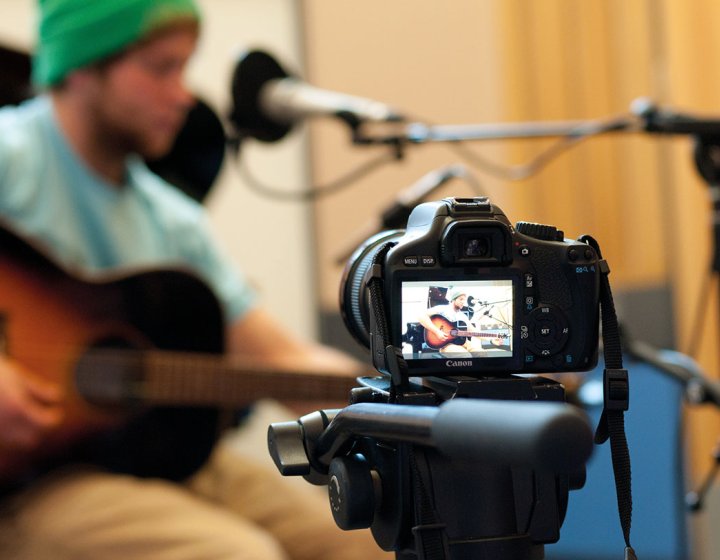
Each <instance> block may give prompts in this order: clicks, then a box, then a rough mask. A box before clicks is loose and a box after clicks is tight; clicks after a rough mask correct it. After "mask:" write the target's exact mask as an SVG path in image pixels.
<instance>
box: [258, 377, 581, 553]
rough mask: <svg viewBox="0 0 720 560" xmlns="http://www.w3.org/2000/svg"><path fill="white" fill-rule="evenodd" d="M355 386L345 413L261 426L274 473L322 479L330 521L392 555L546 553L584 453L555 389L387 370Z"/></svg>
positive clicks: (576, 419)
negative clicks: (412, 379) (419, 380)
mask: <svg viewBox="0 0 720 560" xmlns="http://www.w3.org/2000/svg"><path fill="white" fill-rule="evenodd" d="M362 383H363V385H364V387H362V388H359V389H356V390H354V391H353V399H352V400H353V402H354V404H351V405H350V406H348V407H346V408H344V409H341V410H332V411H327V410H326V411H317V412H315V413H312V414H310V415H307V416H305V417H303V418H300V419H299V420H298V421H295V422H285V423H280V424H273V425H272V426H270V429H269V434H268V440H269V447H270V452H271V455H272V456H273V459H274V461H275V463H276V465H277V466H278V468H279V470H280V472H281V473H282V474H285V475H303V476H305V478H306V479H307V480H309V481H310V482H313V483H315V484H327V485H328V488H329V492H330V503H331V508H332V511H333V515H334V517H335V520H336V522H337V524H338V525H339V526H340V527H341V528H342V529H358V528H368V527H369V528H371V530H372V533H373V536H374V538H375V540H376V542H377V543H378V545H379V546H380V547H381V548H383V549H384V550H392V551H395V553H396V558H398V559H400V560H415V559H423V560H431V559H452V560H478V559H493V560H539V559H541V558H543V557H544V546H543V544H544V543H549V542H554V541H556V540H557V539H558V538H559V530H560V526H561V524H562V522H563V519H564V515H565V510H566V506H567V498H568V491H569V490H572V489H576V488H580V487H582V486H583V484H584V465H585V461H586V460H587V458H588V457H589V456H590V452H591V449H592V431H591V429H590V427H589V425H588V423H587V420H586V419H585V417H584V415H583V414H582V413H581V412H580V411H579V410H578V409H576V408H575V407H573V406H571V405H568V404H565V403H564V389H563V388H562V386H561V385H560V384H558V383H556V382H554V381H551V380H549V379H546V378H542V377H533V378H525V377H516V376H510V377H502V378H481V379H478V378H465V377H463V378H451V379H436V378H432V379H426V382H425V383H423V384H422V385H418V384H414V383H407V384H405V386H404V387H403V389H402V391H400V392H394V391H393V388H392V387H391V386H390V383H389V378H386V377H379V378H369V379H363V380H362ZM393 393H394V395H393ZM391 395H393V396H391ZM390 400H393V401H394V403H393V404H389V403H390ZM529 401H532V402H529ZM438 402H439V403H441V404H440V405H439V406H438Z"/></svg>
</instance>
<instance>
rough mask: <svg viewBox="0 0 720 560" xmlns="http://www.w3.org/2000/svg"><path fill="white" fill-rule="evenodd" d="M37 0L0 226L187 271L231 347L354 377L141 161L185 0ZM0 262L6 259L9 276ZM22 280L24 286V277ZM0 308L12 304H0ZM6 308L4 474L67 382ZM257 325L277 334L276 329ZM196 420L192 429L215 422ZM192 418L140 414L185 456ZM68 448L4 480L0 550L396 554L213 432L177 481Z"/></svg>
mask: <svg viewBox="0 0 720 560" xmlns="http://www.w3.org/2000/svg"><path fill="white" fill-rule="evenodd" d="M39 5H40V13H39V18H38V20H39V37H38V42H37V52H36V56H35V59H34V67H33V73H34V80H35V82H36V85H38V86H40V87H42V88H45V89H46V92H45V93H42V94H41V95H39V96H38V97H37V98H35V99H32V100H30V101H28V102H26V103H24V104H23V105H21V106H19V107H12V108H5V109H2V110H0V219H1V220H2V222H3V224H4V225H5V226H7V227H9V228H11V229H12V230H13V231H15V232H16V233H19V234H20V235H21V236H22V237H24V238H26V239H28V240H31V241H32V243H33V245H34V246H40V247H42V248H43V251H45V252H47V253H49V255H50V257H51V258H52V260H53V261H54V262H57V263H59V264H60V266H61V267H63V268H64V269H67V270H72V271H78V272H82V273H83V274H85V275H92V274H98V273H100V274H103V275H111V274H115V273H116V272H117V271H120V270H127V269H128V268H133V269H139V268H147V267H169V266H172V267H178V266H181V267H183V268H185V269H189V270H191V271H192V272H193V273H194V274H195V275H196V276H197V277H199V278H201V279H202V280H203V281H204V282H205V283H206V284H207V285H208V286H210V288H211V289H212V291H213V292H214V294H215V296H216V297H217V299H218V300H219V302H220V306H221V312H222V316H223V318H224V325H225V331H224V332H223V331H222V328H221V329H220V335H221V336H220V338H221V339H224V340H221V341H220V342H221V344H222V345H224V347H225V349H226V351H227V352H228V353H231V354H234V355H236V356H238V357H246V358H248V357H249V358H251V359H252V360H254V362H255V363H257V362H260V363H262V364H264V365H267V366H273V367H282V366H293V367H298V368H302V369H303V370H305V371H308V370H310V371H326V370H328V369H333V370H337V371H340V372H346V373H347V375H349V376H353V375H354V374H356V373H357V372H358V367H357V364H355V362H354V361H352V360H349V359H348V358H346V357H345V356H343V355H340V354H339V353H336V352H333V351H331V350H329V349H327V348H322V347H320V346H319V345H317V344H309V343H307V342H304V341H299V340H296V339H294V338H291V337H290V336H288V335H285V334H282V333H284V332H285V331H284V329H282V328H277V327H278V325H277V324H276V321H274V320H272V319H271V318H270V316H269V315H268V314H267V313H266V312H264V311H263V310H262V308H261V307H260V305H259V303H258V301H257V298H256V297H255V295H254V294H253V292H252V290H251V288H250V286H249V285H248V283H247V282H246V281H245V280H244V279H243V277H242V275H240V274H239V273H238V272H237V271H236V270H235V268H234V267H233V266H232V265H231V264H230V263H229V261H228V259H227V258H226V257H225V256H224V254H223V253H222V251H221V250H220V249H219V247H218V246H217V244H216V242H215V241H214V240H213V238H212V235H211V234H210V231H209V226H208V220H207V217H206V215H205V213H204V210H203V208H202V207H201V206H200V205H198V204H196V203H195V202H193V201H192V200H190V199H189V198H188V197H186V196H184V195H183V194H181V193H180V192H179V191H178V190H177V189H175V188H174V187H172V186H171V185H168V184H167V183H165V182H163V181H162V180H161V179H160V178H159V177H157V176H155V175H154V174H152V173H151V172H150V171H149V170H148V168H147V167H146V166H145V165H144V164H143V163H142V158H153V157H158V156H161V155H163V154H164V153H166V152H167V151H168V150H169V149H170V147H171V145H172V143H173V140H174V138H175V136H176V134H177V133H178V131H179V130H180V128H181V126H182V125H183V122H184V119H185V117H186V115H187V113H188V110H189V109H190V108H191V107H192V105H193V102H194V101H193V96H192V95H191V94H190V92H189V91H187V90H186V89H185V87H184V85H183V71H184V69H185V66H186V64H187V62H188V59H189V58H190V56H191V54H192V53H193V51H194V49H195V46H196V43H197V40H198V34H199V30H200V14H199V12H198V9H197V7H196V5H195V3H194V2H193V0H91V1H88V0H40V2H39ZM5 248H6V247H5V245H4V244H3V245H2V246H0V250H3V249H5ZM6 265H7V261H5V260H0V269H1V270H0V275H2V277H3V278H6V277H7V276H8V274H7V269H6V268H3V267H6ZM28 278H30V276H28ZM31 282H34V280H29V281H26V282H22V281H21V282H18V283H17V284H16V288H17V290H18V291H21V290H22V288H23V287H26V286H29V284H30V283H31ZM59 287H60V286H59V285H58V288H59ZM160 295H161V296H162V295H163V294H162V292H160ZM2 296H3V298H4V300H3V301H6V302H8V304H12V303H13V301H12V300H13V298H15V297H18V296H17V295H16V294H15V293H14V290H13V293H9V294H8V293H5V294H2ZM61 301H62V300H61ZM122 301H123V300H122V298H120V299H119V300H118V301H114V302H113V303H118V302H120V303H122ZM153 301H154V300H153V299H152V298H148V299H147V300H145V303H147V305H145V306H143V308H141V309H138V308H137V306H138V304H137V300H136V299H134V298H132V297H129V298H127V301H126V302H125V303H127V304H128V305H131V306H132V305H135V306H136V308H134V312H138V313H140V312H141V313H147V314H149V315H150V316H152V313H162V312H161V311H160V310H156V309H155V307H154V305H153ZM87 303H88V305H89V304H90V302H87ZM37 304H38V309H37V311H36V313H34V318H35V319H36V320H38V321H43V320H44V319H45V318H46V317H49V316H50V314H51V311H52V310H51V309H50V308H49V307H43V306H42V305H41V303H40V302H39V301H38V302H37ZM80 305H81V306H82V302H80ZM0 311H2V312H3V317H5V315H6V313H5V312H6V311H7V310H6V309H2V310H0ZM172 311H173V310H170V313H169V314H170V315H172V313H171V312H172ZM7 319H8V321H7V325H8V329H7V331H8V334H9V337H8V340H7V341H5V342H7V345H4V346H6V347H7V350H8V352H9V354H8V355H4V356H2V357H0V425H1V426H2V430H0V477H2V476H3V475H6V474H7V471H6V470H3V469H4V468H5V467H6V466H7V463H4V462H3V459H4V458H7V459H8V461H9V460H10V459H15V458H22V457H23V456H25V455H31V454H33V453H35V452H37V451H38V449H40V450H42V448H43V447H46V446H48V445H49V444H52V445H57V444H58V441H57V438H56V437H55V435H56V434H57V433H58V432H57V430H58V428H59V427H60V426H62V425H64V423H65V421H66V419H67V415H68V405H69V401H70V399H71V396H70V393H72V391H71V390H69V386H68V384H64V383H63V382H62V380H61V379H60V378H59V376H54V377H53V376H51V375H45V374H44V373H41V372H38V371H36V369H37V368H33V367H28V365H27V364H26V363H23V362H22V360H20V359H16V358H13V342H12V338H13V335H14V334H15V333H16V332H17V331H15V330H13V329H14V328H15V326H16V325H19V324H24V323H23V321H24V319H21V318H20V317H15V316H13V317H7ZM110 319H111V318H110V317H108V320H110ZM158 319H159V320H158V324H161V325H165V324H166V323H167V322H168V321H167V317H165V316H160V317H158ZM198 320H200V319H199V318H198ZM150 323H152V321H150ZM200 326H201V327H204V326H203V325H200ZM71 327H73V325H67V326H66V328H67V329H70V328H71ZM48 328H49V330H51V331H52V330H53V329H54V328H56V327H55V326H54V325H48ZM266 332H273V333H275V334H274V335H273V337H272V339H271V340H269V339H268V338H269V337H267V336H265V334H264V333H266ZM3 334H5V333H3ZM26 334H28V335H32V334H33V333H30V332H28V333H26ZM58 334H60V333H58ZM161 334H162V333H161ZM278 349H282V350H281V351H278ZM55 350H58V351H59V350H61V349H60V348H56V349H55ZM35 353H36V354H37V357H38V359H43V358H49V357H50V355H51V351H50V350H48V349H47V348H42V347H40V346H39V345H38V347H37V350H36V351H35ZM200 418H201V417H200V416H198V422H197V424H200V423H202V422H206V421H207V417H205V416H203V417H202V418H203V420H200ZM193 426H194V423H193V422H192V421H190V422H189V423H188V425H187V426H185V425H179V424H178V425H177V426H174V425H173V424H172V423H170V424H169V425H164V426H163V427H162V428H163V429H165V430H166V431H165V432H163V431H162V429H161V426H159V425H156V424H148V425H147V426H146V431H145V432H144V435H147V436H148V439H149V440H150V441H152V440H153V437H155V441H157V442H158V444H159V445H160V444H162V445H166V443H167V442H166V438H165V437H164V436H163V435H162V434H166V435H167V436H168V437H170V436H172V438H173V441H175V442H177V444H176V445H174V446H170V447H171V451H175V452H177V453H179V454H180V455H182V454H183V453H184V452H185V451H186V450H185V449H183V445H184V442H185V440H184V435H185V433H186V432H185V429H186V428H192V427H193ZM156 430H157V431H156ZM140 435H143V434H140ZM110 443H112V442H110ZM187 445H190V444H189V443H187ZM113 451H114V453H115V455H116V458H117V459H118V460H119V462H120V463H121V464H132V463H133V458H132V457H128V456H126V455H129V454H131V451H130V450H129V449H125V448H123V447H116V448H114V450H113ZM263 452H266V451H265V450H263ZM85 458H86V456H85V455H83V460H84V461H85ZM63 459H64V461H58V463H59V465H58V466H56V468H53V469H47V468H46V467H44V468H43V469H37V468H34V469H29V470H27V471H26V472H23V473H21V474H20V476H14V477H13V478H12V481H8V480H7V479H5V480H3V481H2V482H3V483H4V484H5V486H4V487H3V489H2V490H3V492H2V501H1V502H0V557H2V558H12V559H14V560H25V559H26V560H41V559H53V560H70V559H79V558H92V559H93V560H111V559H115V558H117V559H120V558H122V559H130V558H132V559H133V560H144V559H147V560H165V559H167V560H209V559H211V558H212V559H238V560H251V559H252V560H281V559H283V560H285V559H295V560H320V559H325V560H351V559H356V560H368V559H371V558H388V557H390V555H389V554H387V553H383V552H382V551H380V550H379V548H378V547H377V546H376V544H375V543H374V541H373V539H372V538H371V536H370V534H369V532H368V531H364V532H359V531H356V532H343V531H341V530H340V529H338V528H337V527H336V526H335V524H334V522H333V520H332V517H331V515H330V511H329V506H328V503H327V498H326V497H323V496H322V495H318V494H317V493H309V492H302V491H300V488H296V487H295V486H294V484H296V483H297V482H303V481H295V480H293V483H292V484H291V483H290V481H289V480H288V479H284V478H283V477H281V476H280V474H279V473H278V472H277V471H275V470H274V469H272V470H270V469H269V468H267V467H266V466H265V465H261V464H257V463H254V462H252V461H250V460H245V459H242V458H241V457H240V456H239V455H238V454H236V453H234V452H232V451H230V450H228V449H227V448H225V447H223V446H221V445H218V446H216V450H215V452H214V453H213V454H212V456H211V457H210V459H209V460H208V461H207V462H206V463H205V464H204V465H203V466H201V467H200V468H199V470H197V471H196V472H195V473H192V475H191V476H189V477H188V478H187V479H186V480H179V481H170V480H163V479H161V478H159V477H157V476H152V477H150V478H147V477H140V476H137V475H135V474H134V473H133V472H131V471H132V469H129V468H128V469H125V468H121V469H119V470H120V472H114V471H112V470H107V469H104V468H100V467H98V466H97V465H96V464H93V463H90V462H83V464H82V465H81V464H79V463H78V462H77V461H78V456H77V455H74V454H72V453H69V452H68V454H67V456H66V457H63ZM159 460H160V463H161V464H160V465H159V467H165V466H167V467H172V466H173V463H174V461H175V457H173V456H170V455H168V456H167V457H164V456H163V455H162V454H161V455H160V457H159ZM148 472H150V473H153V472H155V471H154V470H152V469H150V470H149V471H148ZM146 474H147V473H146ZM8 482H12V485H10V484H8ZM303 484H304V482H303Z"/></svg>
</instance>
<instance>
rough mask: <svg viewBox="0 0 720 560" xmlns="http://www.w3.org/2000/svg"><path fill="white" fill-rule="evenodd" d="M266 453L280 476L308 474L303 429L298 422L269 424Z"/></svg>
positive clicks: (308, 468) (308, 467)
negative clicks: (268, 453) (268, 452)
mask: <svg viewBox="0 0 720 560" xmlns="http://www.w3.org/2000/svg"><path fill="white" fill-rule="evenodd" d="M268 451H270V456H271V457H272V459H273V462H274V463H275V466H276V467H277V468H278V470H279V471H280V473H281V474H282V475H284V476H298V475H307V474H309V473H310V461H309V459H308V457H307V453H306V452H305V443H304V439H303V429H302V426H301V425H300V424H299V423H298V422H278V423H275V424H271V425H270V427H269V429H268Z"/></svg>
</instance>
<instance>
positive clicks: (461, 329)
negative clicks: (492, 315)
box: [425, 315, 509, 349]
mask: <svg viewBox="0 0 720 560" xmlns="http://www.w3.org/2000/svg"><path fill="white" fill-rule="evenodd" d="M430 321H431V322H432V324H433V325H435V326H436V327H437V328H438V329H440V331H442V332H443V333H445V334H447V335H448V338H447V339H445V340H442V339H441V338H440V337H439V336H437V335H436V334H435V333H434V332H433V331H431V330H430V329H425V344H427V345H428V346H429V347H430V348H435V349H438V348H442V347H443V346H446V345H448V344H458V345H461V346H462V345H463V344H465V341H466V340H467V339H468V338H470V337H473V336H476V337H479V338H509V335H508V334H506V333H489V332H487V331H469V330H467V324H466V323H465V322H464V321H449V320H447V319H446V318H445V317H443V316H442V315H431V316H430Z"/></svg>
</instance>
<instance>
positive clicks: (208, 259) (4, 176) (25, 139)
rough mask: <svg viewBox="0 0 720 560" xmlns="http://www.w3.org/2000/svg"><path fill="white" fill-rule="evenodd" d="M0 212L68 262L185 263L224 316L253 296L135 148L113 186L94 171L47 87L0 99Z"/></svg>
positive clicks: (191, 210)
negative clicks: (22, 97) (59, 118)
mask: <svg viewBox="0 0 720 560" xmlns="http://www.w3.org/2000/svg"><path fill="white" fill-rule="evenodd" d="M130 118H131V117H130ZM0 218H2V219H3V220H6V221H8V222H9V224H10V225H11V226H12V227H13V229H15V230H16V231H17V232H18V233H20V234H21V235H23V236H24V237H26V238H27V239H32V240H34V241H37V242H40V243H41V244H42V245H44V246H45V247H46V248H47V249H48V250H49V252H50V253H51V255H52V257H54V259H55V260H57V261H59V262H60V263H61V264H63V265H64V266H66V267H68V268H70V269H78V268H80V269H82V270H84V271H87V272H89V273H93V272H99V271H108V270H111V269H127V268H129V267H130V268H133V269H135V268H137V267H140V268H148V267H151V268H162V267H166V266H167V267H177V266H182V267H186V268H187V267H189V268H190V269H191V270H193V271H194V272H196V273H197V274H198V275H199V276H200V277H201V278H203V279H204V280H205V282H207V284H208V285H209V286H210V287H211V288H212V289H213V291H214V292H215V294H216V295H217V296H218V298H219V300H220V301H221V303H222V306H223V308H224V312H225V317H226V320H227V321H229V322H232V321H234V320H236V319H238V318H239V317H241V316H242V314H243V313H244V312H245V311H247V309H248V308H249V307H250V306H251V305H252V302H253V300H254V294H253V291H252V289H251V288H250V287H249V286H248V284H247V282H246V281H245V280H244V278H243V277H242V275H241V274H240V273H239V272H238V271H237V270H236V269H235V268H234V266H232V264H231V263H230V261H229V259H228V258H226V257H225V256H224V255H223V254H222V253H221V250H220V249H219V248H218V246H217V244H216V242H215V241H214V240H213V238H212V235H211V233H210V228H209V225H208V221H207V216H206V214H205V212H204V210H203V208H202V206H201V205H200V204H198V203H197V202H195V201H194V200H192V199H191V198H190V197H188V196H186V195H185V194H183V193H182V192H180V191H179V190H178V189H176V188H175V187H173V186H171V185H169V184H167V183H166V182H164V181H163V180H162V179H160V178H159V177H158V176H156V175H155V174H153V173H152V172H151V171H150V170H149V169H148V168H147V167H146V166H145V164H144V163H143V162H142V161H141V160H140V159H139V158H135V157H131V158H129V159H128V162H127V179H126V184H125V185H123V186H122V188H118V187H117V186H114V185H111V184H109V183H108V182H107V181H105V180H104V179H103V178H101V177H99V176H98V175H96V174H95V173H94V172H93V171H92V170H91V169H89V168H88V167H87V166H86V165H85V164H84V163H83V162H82V161H81V159H80V158H79V157H78V155H77V154H76V153H75V152H74V151H73V150H72V148H71V146H70V145H69V144H68V142H67V141H66V139H65V137H64V136H63V134H62V132H61V130H60V128H59V126H58V124H57V122H56V120H55V116H54V111H53V106H52V103H51V101H50V98H49V97H48V96H40V97H37V98H35V99H32V100H30V101H27V102H25V103H23V104H22V105H20V106H19V107H8V108H3V109H0Z"/></svg>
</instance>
